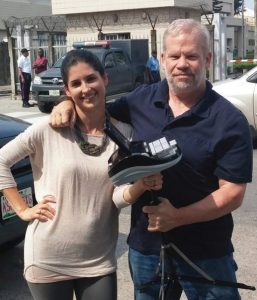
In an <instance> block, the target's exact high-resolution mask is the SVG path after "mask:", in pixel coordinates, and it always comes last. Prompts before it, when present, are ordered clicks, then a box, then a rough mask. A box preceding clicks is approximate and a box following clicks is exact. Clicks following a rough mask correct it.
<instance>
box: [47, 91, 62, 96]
mask: <svg viewBox="0 0 257 300" xmlns="http://www.w3.org/2000/svg"><path fill="white" fill-rule="evenodd" d="M49 96H60V91H59V90H50V91H49Z"/></svg>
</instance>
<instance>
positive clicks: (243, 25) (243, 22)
mask: <svg viewBox="0 0 257 300" xmlns="http://www.w3.org/2000/svg"><path fill="white" fill-rule="evenodd" d="M244 7H245V4H244V0H242V38H243V58H245V18H244Z"/></svg>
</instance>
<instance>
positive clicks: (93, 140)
mask: <svg viewBox="0 0 257 300" xmlns="http://www.w3.org/2000/svg"><path fill="white" fill-rule="evenodd" d="M61 73H62V79H63V83H64V86H65V91H66V94H67V95H68V96H70V97H71V99H72V101H73V103H74V106H75V109H76V116H77V119H76V120H77V121H76V126H75V128H73V129H71V128H69V127H66V128H58V129H55V128H52V127H51V126H50V125H48V123H47V122H48V120H42V121H40V122H38V123H35V124H33V125H32V126H30V127H29V128H28V129H27V130H26V131H25V132H23V133H22V134H20V135H19V136H18V137H17V138H15V139H14V140H12V141H11V142H9V143H8V144H6V145H5V146H4V147H2V148H1V149H0V190H1V191H2V193H3V194H4V195H5V196H6V198H7V199H8V201H9V202H10V204H11V206H12V207H13V209H14V210H15V212H16V214H17V215H18V216H19V217H20V218H21V219H22V220H24V221H28V222H30V223H29V226H28V228H27V232H26V237H25V246H24V255H25V260H24V263H25V266H24V276H25V279H26V280H27V282H28V285H29V288H30V291H31V293H32V295H33V298H34V299H35V300H56V299H62V300H72V299H73V292H75V295H76V299H77V300H89V299H92V300H115V299H117V286H116V285H117V282H116V257H115V248H116V244H117V238H118V215H119V210H120V208H122V207H125V206H128V205H129V204H131V203H134V201H136V200H137V199H138V197H139V196H140V195H141V194H142V193H144V192H145V191H146V190H158V189H160V188H161V186H162V175H161V174H155V175H151V176H148V177H145V178H143V179H140V180H138V181H136V182H135V183H134V184H131V185H124V186H120V187H118V188H116V189H115V190H114V186H113V184H112V182H111V180H110V178H109V177H108V159H109V157H110V156H111V154H112V153H113V152H114V151H115V150H116V149H117V145H116V144H115V143H114V142H113V141H112V140H110V139H109V138H108V137H107V136H106V135H105V134H104V132H103V127H104V122H105V88H106V85H107V83H108V79H107V76H106V74H105V73H104V69H103V66H102V65H101V63H100V61H99V60H98V58H97V57H96V56H94V55H93V54H92V53H91V52H89V51H86V50H72V51H70V52H69V53H68V54H67V56H66V57H65V59H64V61H63V63H62V67H61ZM112 122H113V123H114V124H115V126H116V127H117V128H118V129H119V130H120V131H121V132H122V133H123V134H124V135H125V136H126V137H128V138H129V137H130V136H131V134H132V131H131V127H130V126H129V125H128V124H124V123H121V122H119V121H116V120H114V119H112ZM26 156H29V157H30V160H31V165H32V170H33V178H34V185H35V195H36V199H37V201H38V203H37V204H36V205H35V206H34V207H32V208H29V207H28V206H27V204H26V202H25V201H24V200H23V199H22V197H21V195H20V194H19V192H18V190H17V185H16V182H15V181H14V178H13V176H12V173H11V169H10V168H11V166H12V165H14V164H15V163H16V162H17V161H19V160H21V159H23V158H24V157H26Z"/></svg>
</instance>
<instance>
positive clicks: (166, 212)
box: [143, 197, 183, 232]
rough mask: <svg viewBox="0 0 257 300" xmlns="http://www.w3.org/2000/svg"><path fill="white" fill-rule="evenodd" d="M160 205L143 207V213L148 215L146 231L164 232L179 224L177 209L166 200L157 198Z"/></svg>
mask: <svg viewBox="0 0 257 300" xmlns="http://www.w3.org/2000/svg"><path fill="white" fill-rule="evenodd" d="M158 199H159V200H160V201H161V203H160V204H158V205H155V206H144V207H143V212H144V213H147V214H148V231H151V232H154V231H161V232H166V231H169V230H171V229H173V228H176V227H178V226H181V225H183V224H180V216H179V209H177V208H175V207H174V206H173V205H172V204H171V203H170V202H169V200H168V199H165V198H161V197H159V198H158Z"/></svg>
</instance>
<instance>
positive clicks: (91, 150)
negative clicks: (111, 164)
mask: <svg viewBox="0 0 257 300" xmlns="http://www.w3.org/2000/svg"><path fill="white" fill-rule="evenodd" d="M74 132H75V136H76V142H77V143H78V145H79V148H80V149H81V151H82V152H83V153H85V154H87V155H90V156H99V155H100V154H101V153H103V151H104V150H105V148H106V145H107V141H108V139H107V136H106V134H105V133H104V135H103V139H102V143H101V145H99V146H98V145H96V144H90V143H89V142H88V141H85V140H84V138H83V135H82V132H81V130H80V128H79V126H78V125H77V124H76V125H75V127H74Z"/></svg>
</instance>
